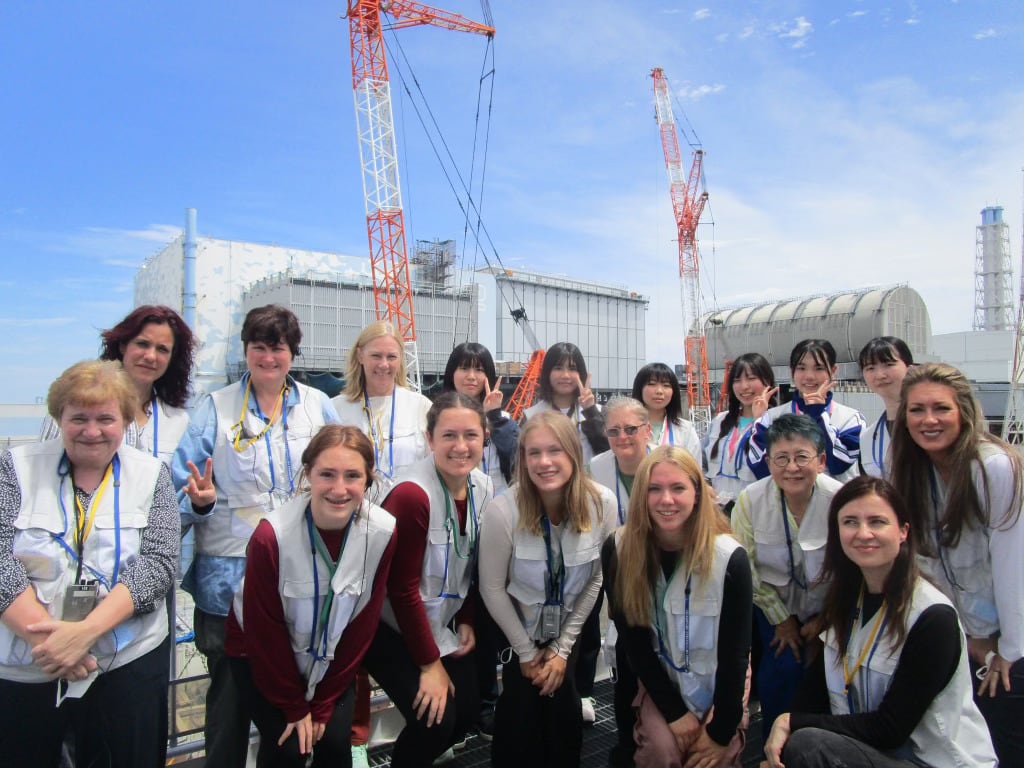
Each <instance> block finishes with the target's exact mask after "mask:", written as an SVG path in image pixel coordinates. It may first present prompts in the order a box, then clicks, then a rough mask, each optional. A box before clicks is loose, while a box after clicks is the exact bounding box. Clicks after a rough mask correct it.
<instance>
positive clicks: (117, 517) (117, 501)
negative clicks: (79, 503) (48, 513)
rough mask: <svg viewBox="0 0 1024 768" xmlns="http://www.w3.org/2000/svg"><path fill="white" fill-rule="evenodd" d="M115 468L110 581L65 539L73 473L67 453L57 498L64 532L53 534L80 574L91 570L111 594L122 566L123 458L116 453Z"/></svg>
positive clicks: (60, 468)
mask: <svg viewBox="0 0 1024 768" xmlns="http://www.w3.org/2000/svg"><path fill="white" fill-rule="evenodd" d="M110 463H111V465H112V467H113V485H114V569H113V572H112V573H111V574H110V579H109V580H108V579H107V578H106V577H105V576H104V575H103V574H102V573H100V572H99V571H97V570H96V569H95V568H93V567H92V566H91V565H89V564H88V563H87V562H85V560H84V558H83V557H81V556H80V553H79V552H75V549H74V547H72V546H71V545H69V544H68V543H67V541H65V540H64V537H65V536H67V533H68V509H67V507H66V506H65V505H64V481H65V480H66V479H67V477H68V474H70V472H71V462H70V461H69V460H68V455H67V453H65V454H64V455H63V456H61V459H60V463H59V464H58V465H57V475H58V476H59V477H60V488H59V489H58V491H57V498H58V499H59V500H60V511H61V514H62V515H63V516H64V530H63V531H61V532H60V533H59V534H58V533H51V534H50V535H51V536H52V537H53V539H54V541H56V542H57V543H58V544H60V545H61V546H62V547H63V548H64V551H65V552H67V553H68V555H70V556H71V559H72V560H74V561H75V563H77V564H78V566H79V573H80V572H81V569H82V567H83V566H84V567H85V568H88V569H89V572H90V573H91V574H92V575H93V576H95V577H96V580H97V581H98V582H100V584H102V585H103V586H104V587H106V588H107V591H108V592H109V591H110V590H112V589H113V588H114V586H115V585H116V584H117V569H118V568H119V567H120V564H121V457H120V456H118V455H117V454H116V453H115V454H114V458H113V459H112V460H111V462H110ZM74 496H75V487H74V485H72V486H71V499H72V501H74ZM78 546H79V549H81V550H84V549H85V542H84V541H80V542H79V543H78Z"/></svg>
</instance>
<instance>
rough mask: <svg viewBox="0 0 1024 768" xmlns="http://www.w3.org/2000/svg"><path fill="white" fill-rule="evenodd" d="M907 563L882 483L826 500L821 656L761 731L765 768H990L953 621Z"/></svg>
mask: <svg viewBox="0 0 1024 768" xmlns="http://www.w3.org/2000/svg"><path fill="white" fill-rule="evenodd" d="M915 552H916V546H915V542H914V536H913V527H912V524H911V520H910V513H909V511H908V509H907V505H906V504H905V503H904V501H903V498H902V497H901V496H900V494H899V493H898V492H897V491H896V489H895V488H893V486H892V485H890V484H889V483H887V482H886V481H885V480H882V479H881V478H877V477H872V476H870V475H864V476H861V477H858V478H856V479H854V480H851V481H850V482H849V483H847V484H846V485H845V486H843V487H842V488H841V489H840V490H839V491H838V492H837V493H836V495H835V496H834V497H833V499H832V504H831V506H830V508H829V518H828V543H827V544H826V552H825V566H824V570H825V578H826V579H828V580H829V583H830V586H829V590H828V594H827V596H826V598H825V604H824V608H823V610H822V613H821V619H822V626H823V627H824V638H825V651H824V653H823V654H822V655H821V656H819V658H818V659H817V661H816V662H815V664H814V666H813V667H812V668H811V670H810V671H809V672H808V676H807V677H806V678H805V680H804V685H803V686H802V687H801V690H800V691H799V693H798V695H797V698H796V699H795V700H794V702H793V707H792V711H791V712H787V713H785V714H782V715H779V717H778V718H776V720H775V722H774V724H773V725H772V729H771V734H770V735H769V737H768V742H767V744H766V746H765V756H766V757H767V758H768V765H769V766H770V767H771V768H818V767H819V766H831V765H844V766H849V767H850V768H901V767H905V768H912V767H913V766H930V768H954V766H964V767H969V768H991V767H992V766H994V765H995V764H996V761H995V755H994V753H993V750H992V743H991V741H990V739H989V735H988V732H987V730H986V728H985V721H984V720H983V718H982V717H981V714H980V713H979V712H978V709H977V707H976V706H975V705H974V703H973V702H972V701H971V687H972V677H971V674H970V670H969V669H968V663H967V652H966V647H965V643H964V639H963V629H962V627H961V626H960V622H959V621H958V619H957V613H956V610H955V609H954V608H953V605H952V604H951V603H950V601H949V600H948V599H947V598H946V597H945V596H944V595H943V594H942V593H941V592H940V591H939V590H938V589H936V588H935V587H934V586H933V585H932V583H931V582H930V581H928V580H927V579H925V578H923V577H922V576H921V575H920V574H919V573H918V569H917V564H916V558H915ZM1017 726H1018V727H1019V726H1020V723H1019V722H1018V723H1017ZM1002 764H1003V765H1018V763H1013V762H1003V763H1002Z"/></svg>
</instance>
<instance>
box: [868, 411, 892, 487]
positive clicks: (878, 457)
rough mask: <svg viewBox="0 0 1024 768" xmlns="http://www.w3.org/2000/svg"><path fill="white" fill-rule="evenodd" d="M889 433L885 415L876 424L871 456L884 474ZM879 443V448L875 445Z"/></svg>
mask: <svg viewBox="0 0 1024 768" xmlns="http://www.w3.org/2000/svg"><path fill="white" fill-rule="evenodd" d="M888 434H889V428H888V427H887V426H886V424H885V416H883V417H882V418H880V419H879V420H878V422H877V423H876V424H875V431H874V432H873V433H872V435H871V458H872V459H874V461H875V466H876V467H878V471H879V472H881V473H882V474H883V475H884V474H885V438H886V436H887V435H888ZM876 444H877V446H878V447H877V450H876V449H875V446H876Z"/></svg>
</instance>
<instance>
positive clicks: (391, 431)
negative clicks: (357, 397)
mask: <svg viewBox="0 0 1024 768" xmlns="http://www.w3.org/2000/svg"><path fill="white" fill-rule="evenodd" d="M396 400H398V387H397V386H396V387H395V388H394V389H393V390H391V425H390V426H389V427H388V471H387V472H385V471H384V470H383V468H382V467H381V465H380V443H379V441H378V439H377V430H375V429H374V428H373V411H372V410H370V396H369V395H368V394H366V392H365V390H364V391H363V410H364V411H365V412H366V423H367V424H368V425H369V431H370V442H371V443H373V459H374V462H373V466H374V467H376V468H377V471H379V472H380V473H381V474H382V475H384V476H385V477H387V478H388V479H390V478H391V477H392V475H393V474H394V472H395V401H396Z"/></svg>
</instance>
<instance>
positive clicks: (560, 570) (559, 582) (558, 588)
mask: <svg viewBox="0 0 1024 768" xmlns="http://www.w3.org/2000/svg"><path fill="white" fill-rule="evenodd" d="M540 522H541V526H542V527H543V528H544V550H545V552H546V554H547V559H548V577H547V580H546V581H545V584H544V604H545V605H565V557H563V556H561V555H559V558H558V559H559V563H558V567H557V568H555V554H554V552H553V551H552V549H551V521H550V520H548V516H547V513H544V514H543V515H542V516H541V518H540ZM555 593H557V594H558V598H557V600H556V598H555Z"/></svg>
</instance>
